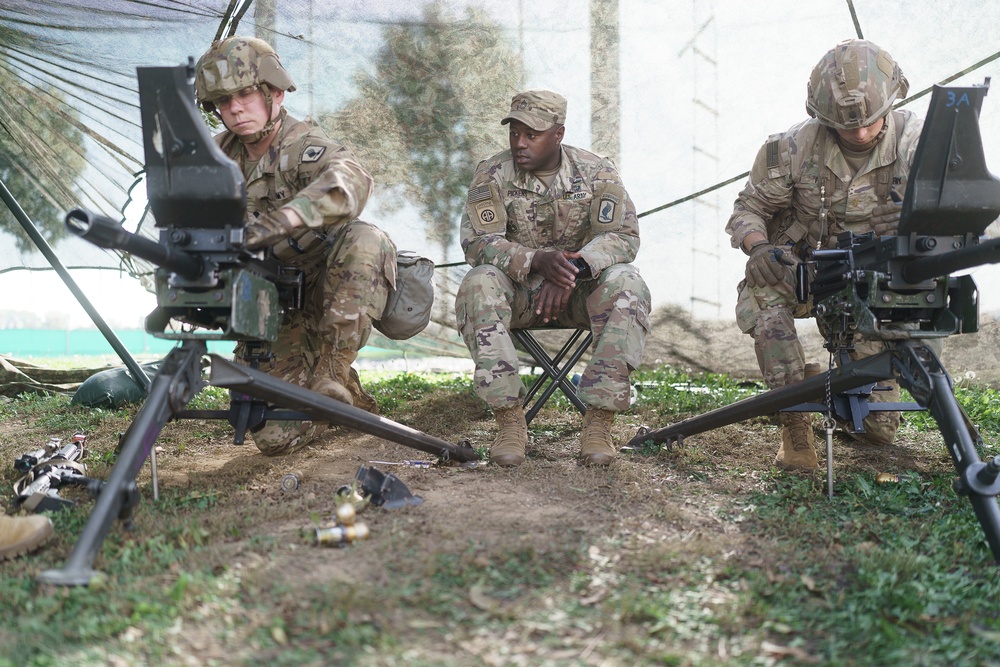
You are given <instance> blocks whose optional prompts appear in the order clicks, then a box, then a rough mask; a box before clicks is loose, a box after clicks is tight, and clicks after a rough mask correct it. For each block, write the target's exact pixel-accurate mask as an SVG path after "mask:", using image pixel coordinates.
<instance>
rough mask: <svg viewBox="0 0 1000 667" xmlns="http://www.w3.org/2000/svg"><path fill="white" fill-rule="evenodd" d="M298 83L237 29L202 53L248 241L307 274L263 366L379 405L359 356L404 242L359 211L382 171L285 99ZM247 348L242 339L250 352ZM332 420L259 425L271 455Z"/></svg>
mask: <svg viewBox="0 0 1000 667" xmlns="http://www.w3.org/2000/svg"><path fill="white" fill-rule="evenodd" d="M294 90H295V84H294V83H293V82H292V79H291V77H290V76H289V74H288V72H287V71H285V68H284V67H283V66H282V64H281V62H280V61H279V59H278V55H277V54H276V53H275V52H274V49H272V48H271V47H270V46H269V45H268V44H267V43H266V42H264V41H263V40H260V39H255V38H247V37H230V38H228V39H225V40H222V41H218V42H215V43H214V44H212V46H211V48H209V50H208V51H207V52H206V53H205V54H204V55H203V56H202V57H201V58H200V59H199V61H198V65H197V75H196V79H195V92H196V95H197V98H198V101H199V103H200V104H201V105H202V107H203V108H204V109H205V110H206V111H208V112H210V113H213V114H215V115H216V116H217V117H218V118H219V119H220V120H221V121H222V122H223V124H224V125H225V127H226V130H225V131H224V132H222V133H221V134H219V135H218V136H217V137H216V141H217V143H218V145H219V146H220V147H221V148H222V150H223V152H225V154H226V155H228V156H229V157H230V158H232V159H233V160H234V161H235V162H236V164H238V165H239V166H240V168H241V169H242V171H243V176H244V177H245V178H246V183H247V247H248V248H250V249H251V250H259V251H260V252H262V253H265V254H267V255H270V256H272V257H275V258H277V259H278V260H279V261H280V262H282V263H283V264H285V265H286V266H290V267H295V268H299V269H301V270H302V271H303V272H304V275H305V298H304V304H303V307H302V309H301V310H292V311H290V312H288V313H287V314H286V316H285V320H284V321H283V323H282V325H281V328H280V331H279V333H278V340H277V341H276V342H275V343H274V344H273V345H272V348H271V352H272V353H273V355H274V358H273V360H272V361H271V362H270V363H269V364H268V363H265V366H264V370H266V371H267V372H268V373H269V374H271V375H274V376H276V377H279V378H281V379H283V380H285V381H288V382H293V383H295V384H298V385H300V386H303V387H308V388H310V389H312V390H314V391H316V392H319V393H321V394H324V395H326V396H329V397H331V398H334V399H336V400H339V401H342V402H344V403H348V404H351V405H354V406H356V407H360V408H363V409H365V410H368V411H370V412H374V413H377V411H378V407H377V404H376V403H375V399H374V397H373V396H372V395H371V394H370V393H368V392H367V391H365V390H364V389H363V388H362V387H361V384H360V382H359V381H358V375H357V372H356V371H355V370H354V369H353V368H352V367H351V364H352V363H353V362H354V360H355V358H356V357H357V354H358V350H360V349H361V348H362V347H363V346H364V345H365V343H366V342H367V340H368V336H369V334H370V333H371V328H372V320H377V319H379V318H380V317H381V314H382V311H383V309H384V308H385V302H386V299H387V297H388V294H389V290H390V289H391V288H393V287H394V286H395V282H396V248H395V246H394V245H393V243H392V241H391V240H390V239H389V237H388V236H387V235H386V234H385V232H383V231H382V230H380V229H378V228H377V227H375V226H374V225H371V224H369V223H366V222H362V221H360V220H358V219H357V217H358V216H359V215H360V214H361V210H362V209H363V208H364V206H365V203H366V202H367V201H368V197H369V195H370V194H371V191H372V187H373V184H374V182H373V180H372V177H371V175H370V174H369V173H368V172H367V171H366V170H365V169H364V168H363V167H362V166H361V165H360V164H358V162H357V160H355V158H354V156H353V155H352V154H351V152H350V151H349V150H348V149H347V148H345V147H344V146H342V145H340V144H338V143H337V142H335V141H333V140H331V139H330V137H329V136H327V134H326V133H325V132H324V131H323V130H322V129H320V128H319V127H315V126H313V125H312V123H311V122H309V121H308V120H307V121H300V120H297V119H295V118H293V117H291V116H289V115H288V112H287V111H286V110H285V108H284V107H283V106H282V102H283V101H284V97H285V93H286V92H292V91H294ZM244 350H245V347H244V346H243V344H242V343H241V344H240V345H238V346H237V350H236V356H237V358H238V359H239V358H241V357H242V356H243V352H244ZM325 429H326V425H325V424H319V423H313V422H309V421H305V422H297V421H277V422H271V423H268V424H266V425H265V426H264V428H263V429H261V430H259V431H257V432H255V433H253V434H252V436H253V440H254V443H255V444H256V445H257V447H258V448H259V449H260V450H261V451H262V452H263V453H264V454H268V455H274V454H285V453H288V452H290V451H292V450H294V449H297V448H299V447H301V446H303V445H306V444H308V443H310V442H311V441H313V440H315V438H316V437H317V436H318V435H319V434H320V433H322V431H324V430H325Z"/></svg>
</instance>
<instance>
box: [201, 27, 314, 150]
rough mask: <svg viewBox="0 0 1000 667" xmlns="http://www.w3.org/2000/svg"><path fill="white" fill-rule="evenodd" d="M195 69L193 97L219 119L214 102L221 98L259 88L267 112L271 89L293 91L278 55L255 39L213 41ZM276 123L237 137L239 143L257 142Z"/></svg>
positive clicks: (290, 81)
mask: <svg viewBox="0 0 1000 667" xmlns="http://www.w3.org/2000/svg"><path fill="white" fill-rule="evenodd" d="M195 69H196V72H195V80H194V92H195V97H196V98H197V99H198V103H199V104H201V106H202V108H204V109H205V110H206V111H208V112H209V113H213V114H215V115H216V116H218V117H219V118H220V119H221V117H222V116H221V114H219V111H218V109H217V108H216V105H215V102H216V101H217V100H219V99H220V98H222V97H226V96H231V95H235V94H236V93H237V92H239V91H241V90H244V89H246V88H252V87H253V86H259V87H260V90H261V91H262V92H263V93H264V101H265V103H266V104H267V108H268V109H270V108H271V101H272V100H271V90H284V91H288V92H292V91H294V90H295V83H294V82H293V81H292V77H291V76H289V74H288V72H287V71H286V70H285V68H284V67H283V66H282V64H281V61H280V60H279V59H278V54H277V53H275V51H274V49H273V48H271V45H270V44H268V43H267V42H265V41H264V40H262V39H257V38H256V37H238V36H237V37H228V38H226V39H223V40H221V41H217V42H214V43H213V44H212V46H211V47H209V49H208V51H206V52H205V54H204V55H202V57H201V58H199V59H198V65H197V67H196V68H195ZM282 111H284V109H282ZM276 122H277V121H276V120H275V119H271V120H270V121H269V122H268V124H267V126H266V127H264V129H263V130H261V131H260V132H258V133H257V134H255V135H253V136H252V137H240V140H241V141H243V142H244V143H256V142H257V141H260V140H261V139H262V138H263V137H265V136H267V135H268V134H270V133H271V131H272V130H273V129H274V125H275V123H276Z"/></svg>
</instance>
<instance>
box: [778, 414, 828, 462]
mask: <svg viewBox="0 0 1000 667" xmlns="http://www.w3.org/2000/svg"><path fill="white" fill-rule="evenodd" d="M813 440H814V437H813V429H812V414H811V413H808V412H782V413H781V448H780V449H779V450H778V455H777V456H775V457H774V464H775V465H776V466H778V467H779V468H783V469H785V470H815V469H816V468H817V467H818V466H819V461H818V460H817V458H816V447H815V446H814V444H813Z"/></svg>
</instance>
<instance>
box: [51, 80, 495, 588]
mask: <svg viewBox="0 0 1000 667" xmlns="http://www.w3.org/2000/svg"><path fill="white" fill-rule="evenodd" d="M194 78H195V72H194V67H193V63H189V64H188V65H187V66H183V65H182V66H178V67H160V68H152V67H148V68H139V69H138V79H139V99H140V107H141V113H142V127H143V143H144V149H145V157H146V188H147V198H148V201H149V205H150V208H151V209H152V211H153V214H154V216H155V220H156V226H157V227H158V228H160V241H159V242H155V241H152V240H150V239H147V238H144V237H141V236H137V235H135V234H130V233H129V232H127V231H125V230H124V229H123V228H122V227H121V225H120V224H118V223H117V222H115V221H113V220H111V219H109V218H105V217H102V216H96V215H92V214H90V213H88V212H86V211H83V210H80V209H77V210H75V211H71V212H70V213H69V214H68V215H67V218H66V225H67V227H68V228H69V229H70V231H72V232H73V233H75V234H77V235H78V236H81V237H82V238H84V239H86V240H88V241H90V242H92V243H94V244H95V245H98V246H101V247H104V248H116V249H119V250H123V251H126V252H129V253H132V254H134V255H136V256H138V257H140V258H143V259H146V260H148V261H150V262H152V263H154V264H155V265H157V266H158V267H159V268H158V269H157V271H156V300H157V307H156V309H155V310H154V311H153V312H152V313H151V314H150V315H149V317H147V318H146V330H147V331H149V332H150V333H151V334H153V335H155V336H158V337H161V338H169V339H174V340H178V341H180V345H179V346H178V347H176V348H174V349H173V350H172V351H171V352H170V354H169V355H168V356H167V358H166V359H165V360H164V362H163V364H162V365H161V367H160V369H159V371H158V372H157V374H156V376H155V377H154V378H153V380H152V382H151V384H150V387H149V391H148V396H147V399H146V402H145V403H144V405H143V407H142V408H141V409H140V410H139V413H138V414H137V415H136V418H135V420H134V421H133V422H132V424H131V425H130V426H129V428H128V430H127V431H126V433H125V435H124V436H123V438H122V441H121V445H120V452H119V455H118V460H117V462H116V463H115V466H114V468H113V469H112V471H111V473H110V476H109V477H108V480H107V482H106V483H105V485H104V488H103V489H102V491H101V492H100V493H99V495H98V497H97V499H96V502H95V504H94V509H93V510H92V511H91V514H90V517H89V519H88V521H87V524H86V525H85V526H84V528H83V531H82V532H81V534H80V537H79V539H78V540H77V543H76V546H75V547H74V550H73V552H72V554H70V557H69V559H68V561H67V563H66V565H65V566H64V567H63V568H62V569H57V570H47V571H45V572H42V573H41V574H40V575H39V580H40V581H42V582H43V583H50V584H56V585H86V584H88V583H90V581H91V579H92V578H93V577H94V576H95V574H96V572H95V571H94V570H93V569H92V565H93V562H94V559H95V557H96V556H97V553H98V551H99V549H100V546H101V543H102V542H103V540H104V538H105V536H106V535H107V532H108V531H109V530H110V527H111V524H112V523H113V521H114V519H115V517H116V516H118V515H119V513H120V511H121V510H122V509H123V508H125V507H127V506H128V503H129V489H130V486H131V485H134V480H135V478H136V475H137V474H138V472H139V469H140V468H141V466H142V464H143V462H144V461H145V460H146V458H147V457H149V456H150V452H151V449H152V447H153V446H154V443H155V440H156V438H157V436H158V434H159V432H160V430H161V429H162V428H163V426H164V425H165V424H166V423H167V422H168V421H170V420H171V419H177V418H222V419H228V420H229V421H230V423H232V424H233V426H234V428H235V429H236V437H235V440H236V442H237V443H240V442H242V437H243V435H244V433H245V432H246V431H247V430H249V431H251V432H254V430H255V429H260V428H263V426H264V425H265V424H266V422H267V420H269V419H272V420H274V419H278V420H300V421H319V422H327V423H334V424H339V425H342V426H346V427H349V428H352V429H355V430H358V431H362V432H364V433H368V434H371V435H376V436H379V437H383V438H386V439H387V440H391V441H393V442H396V443H398V444H401V445H406V446H408V447H413V448H415V449H419V450H421V451H425V452H429V453H432V454H435V455H437V456H438V457H439V458H441V459H442V460H455V461H473V460H476V459H478V458H479V456H478V454H476V452H475V451H474V450H473V449H472V448H471V447H469V446H465V445H462V444H459V445H455V444H451V443H448V442H445V441H443V440H440V439H438V438H435V437H433V436H430V435H428V434H426V433H422V432H420V431H417V430H415V429H412V428H409V427H406V426H403V425H401V424H397V423H396V422H393V421H390V420H388V419H385V418H383V417H379V416H377V415H373V414H370V413H368V412H366V411H364V410H361V409H359V408H356V407H353V406H352V405H349V404H347V403H344V402H339V401H337V400H334V399H333V398H329V397H328V396H325V395H322V394H319V393H316V392H314V391H311V390H309V389H307V388H305V387H301V386H298V385H296V384H292V383H290V382H285V381H283V380H281V379H278V378H275V377H272V376H270V375H268V374H266V373H264V372H262V371H260V370H258V369H257V368H255V366H256V365H257V364H258V363H259V362H260V361H263V360H266V359H268V358H269V353H268V345H269V344H270V343H271V342H274V341H275V340H276V338H277V335H278V328H279V325H280V324H281V321H282V317H283V316H284V314H285V313H286V312H287V311H289V310H294V309H295V308H297V307H299V306H300V305H301V300H302V278H301V274H299V272H297V271H295V270H289V269H288V267H286V266H284V265H282V264H280V263H277V262H276V261H274V260H273V259H267V258H263V257H262V253H260V252H254V251H251V250H248V249H247V241H246V228H245V226H244V225H245V221H244V213H245V210H246V191H245V184H244V179H243V175H242V173H241V172H240V170H239V168H238V167H237V165H236V164H235V163H234V162H232V161H231V160H230V159H229V158H227V157H226V156H225V155H224V154H223V153H222V152H221V151H220V149H219V147H218V146H217V145H216V144H215V143H214V142H213V140H212V137H211V136H210V135H209V133H208V130H207V128H206V126H205V124H204V122H203V120H202V118H201V115H200V113H199V111H198V109H197V107H196V106H195V102H194V90H193V82H194ZM173 323H178V324H179V327H178V326H174V325H173ZM168 327H170V328H168ZM206 340H236V341H240V342H241V343H242V345H241V347H242V348H244V349H245V350H247V353H246V356H245V357H244V359H243V361H244V363H243V364H238V363H233V362H231V361H228V360H226V359H223V358H221V357H219V356H218V355H214V354H213V355H209V358H210V361H211V373H210V377H209V380H208V383H209V384H212V385H214V386H217V387H226V388H228V389H230V392H231V397H232V401H231V407H230V410H228V411H218V412H216V411H196V410H185V406H186V405H187V404H188V402H189V401H190V400H191V399H192V398H193V397H194V396H195V395H196V394H197V393H198V392H199V391H200V390H201V389H202V388H203V387H204V386H205V384H206V383H205V381H204V380H203V379H202V374H201V360H202V358H203V357H204V356H205V355H206V354H207V348H206V344H205V341H206ZM123 518H127V517H123Z"/></svg>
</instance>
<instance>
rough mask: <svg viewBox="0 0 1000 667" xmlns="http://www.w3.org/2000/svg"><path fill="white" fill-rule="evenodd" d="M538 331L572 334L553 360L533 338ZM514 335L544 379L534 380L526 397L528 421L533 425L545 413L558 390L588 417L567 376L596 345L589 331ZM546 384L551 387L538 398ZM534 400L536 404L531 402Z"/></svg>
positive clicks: (528, 331) (523, 331) (519, 332)
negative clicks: (542, 410) (543, 407)
mask: <svg viewBox="0 0 1000 667" xmlns="http://www.w3.org/2000/svg"><path fill="white" fill-rule="evenodd" d="M535 329H565V330H566V331H572V332H573V333H572V334H571V335H570V337H569V338H567V339H566V342H565V343H564V344H563V346H562V349H560V350H559V352H558V353H556V356H554V357H550V356H549V353H548V352H547V351H546V350H545V348H544V347H542V345H541V343H539V342H538V340H537V339H536V338H535V337H534V336H533V335H532V333H531V332H532V331H533V330H535ZM511 334H512V335H513V336H514V338H515V339H516V340H517V342H518V343H520V344H521V347H522V348H523V349H524V351H525V352H527V353H528V354H529V355H530V356H531V358H532V359H533V360H534V362H535V364H536V365H538V366H539V367H540V368H541V369H542V375H541V377H539V378H538V379H537V380H535V383H534V384H533V385H531V388H530V389H528V393H527V395H525V397H524V409H525V412H524V418H525V420H526V421H527V422H528V423H529V424H530V423H531V420H532V419H534V417H535V415H536V414H538V411H539V410H541V409H542V406H543V405H545V402H546V401H547V400H549V397H551V396H552V394H553V393H555V390H556V389H560V390H561V391H562V393H563V394H564V395H565V396H566V398H568V399H569V400H570V402H571V403H572V404H573V405H575V406H576V409H577V410H579V411H580V414H585V413H586V412H587V407H586V406H585V405H584V404H583V401H581V400H580V397H579V396H577V395H576V387H574V386H573V383H572V382H571V381H570V380H568V379H567V378H566V376H567V375H569V373H570V371H572V370H573V366H575V365H576V363H577V362H578V361H580V357H582V356H583V354H584V353H585V352H586V351H587V349H588V348H589V347H590V344H591V343H592V342H593V341H594V334H592V333H591V332H590V330H589V329H570V328H567V327H534V328H532V329H511ZM546 381H548V383H549V385H548V386H547V387H546V388H545V390H544V391H543V392H542V393H541V394H540V395H539V396H538V398H535V394H536V393H538V390H539V389H541V388H542V385H544V384H545V383H546ZM533 399H534V402H532V400H533Z"/></svg>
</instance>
